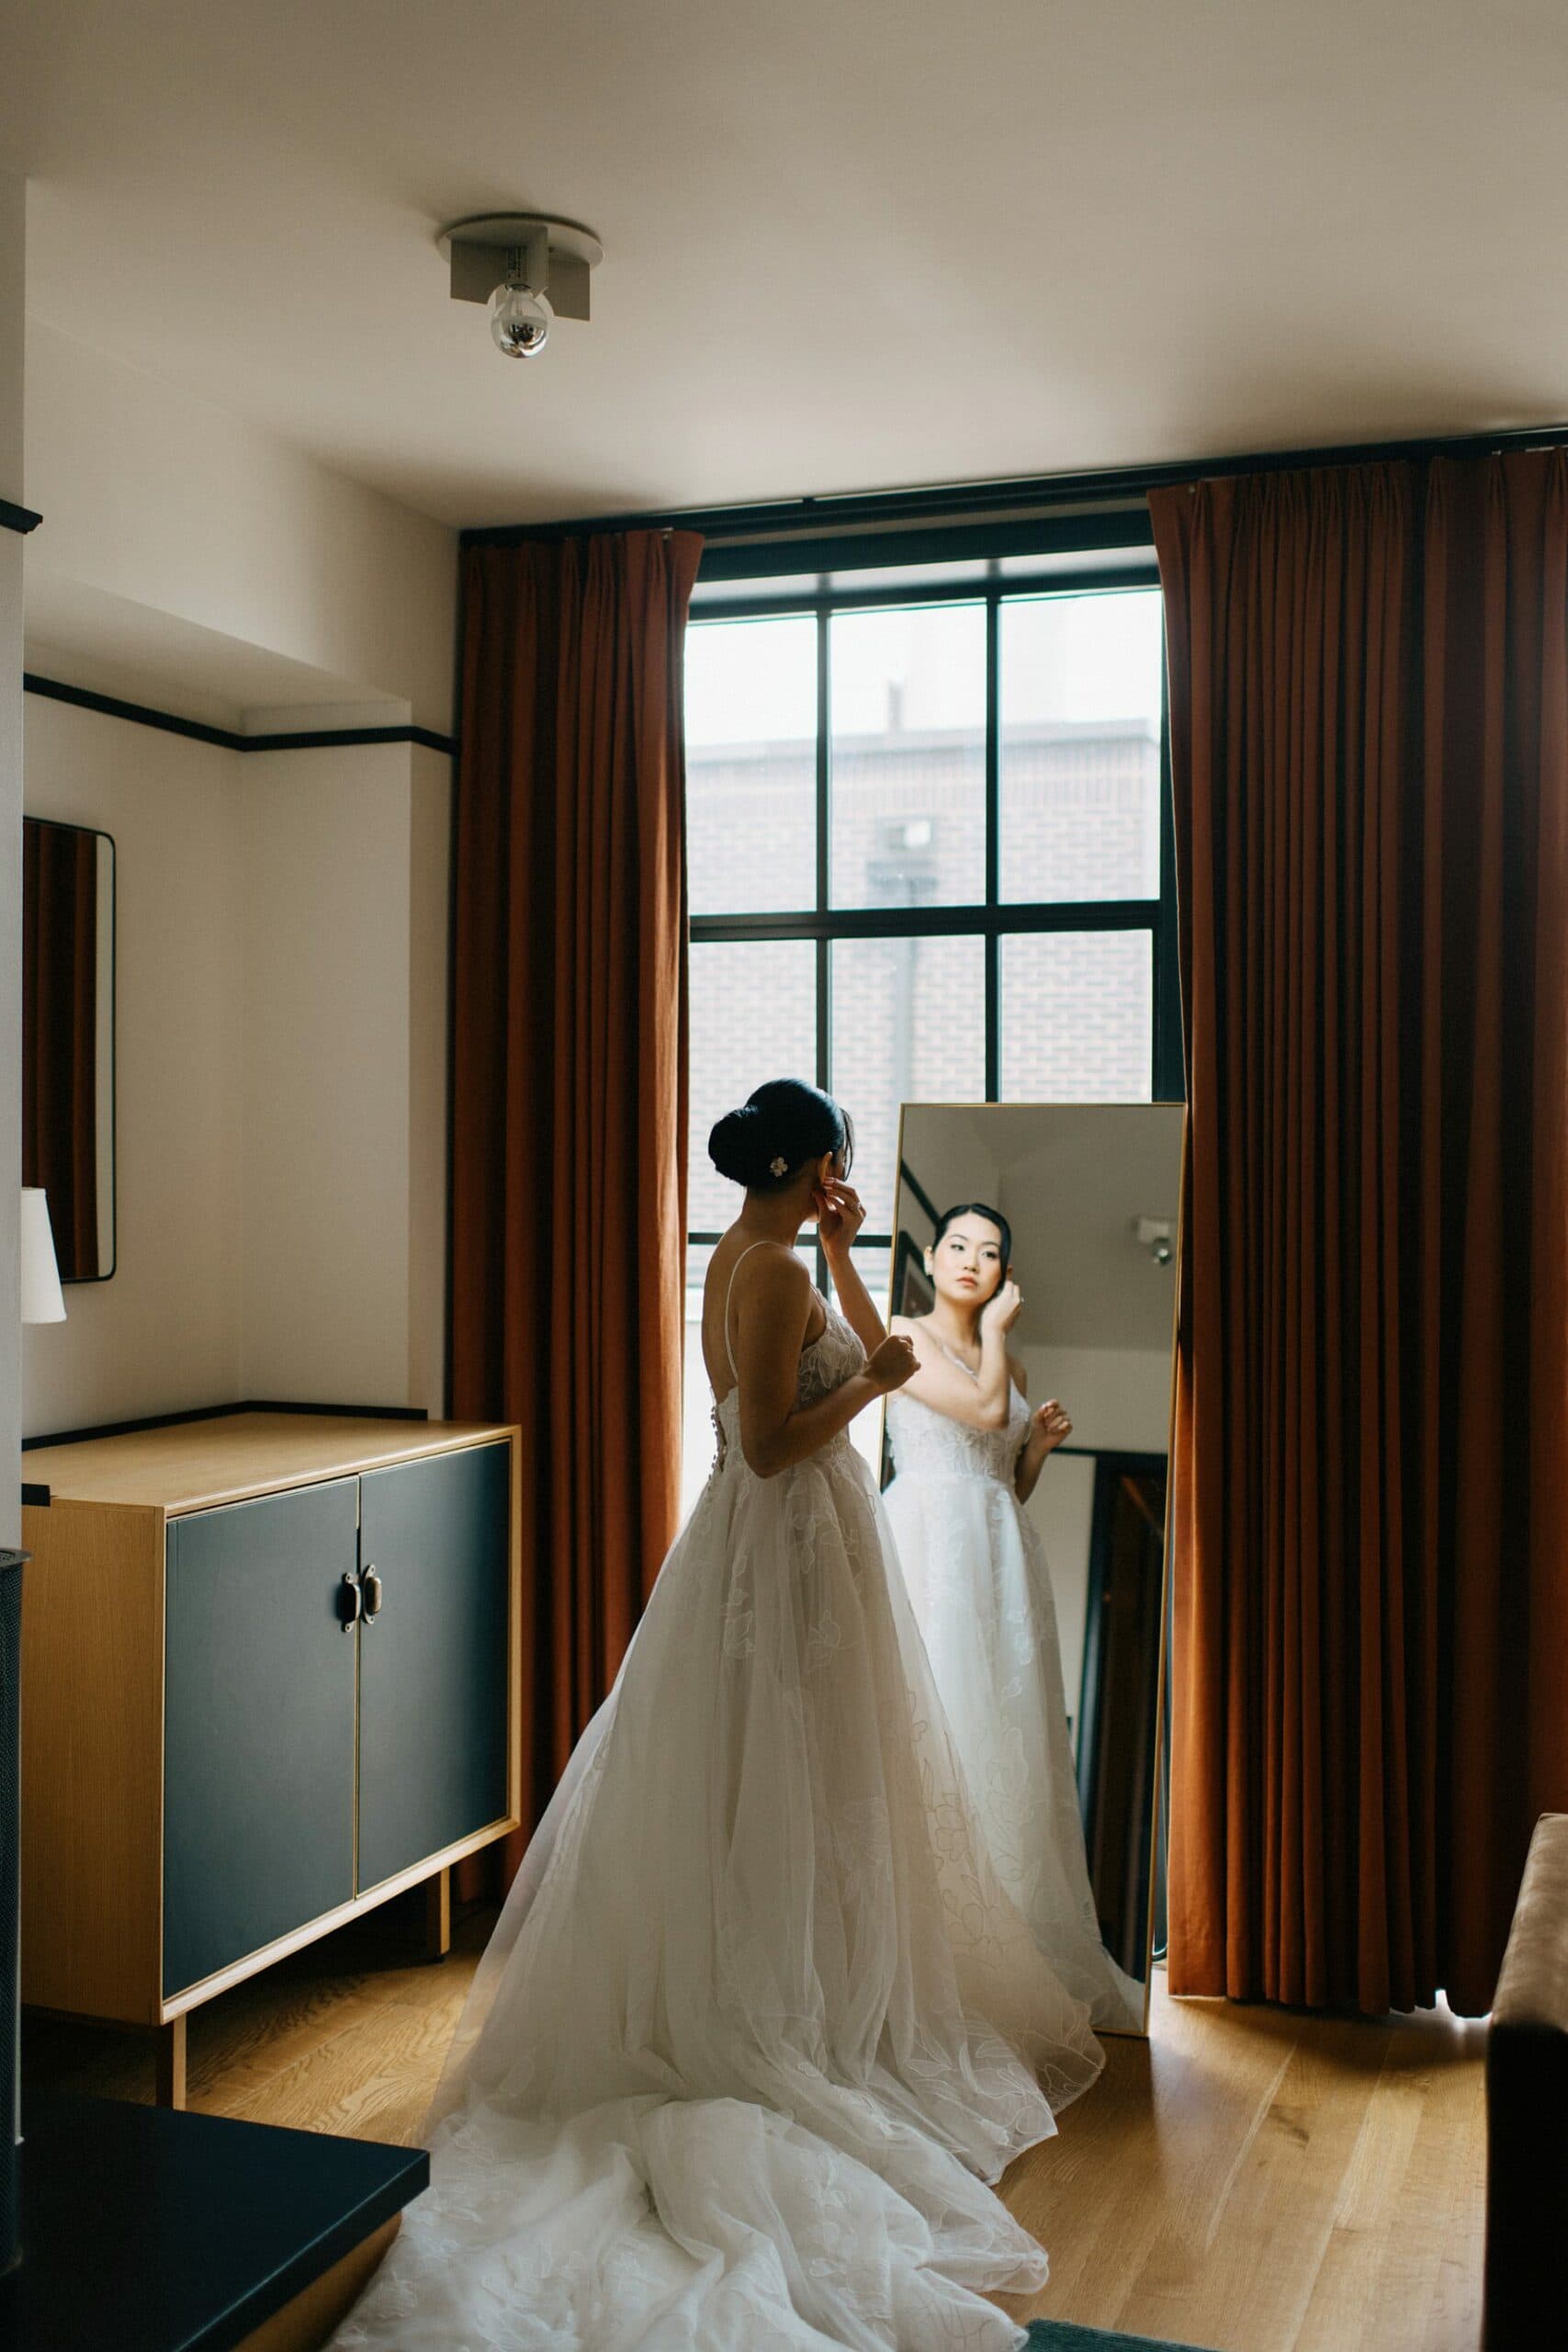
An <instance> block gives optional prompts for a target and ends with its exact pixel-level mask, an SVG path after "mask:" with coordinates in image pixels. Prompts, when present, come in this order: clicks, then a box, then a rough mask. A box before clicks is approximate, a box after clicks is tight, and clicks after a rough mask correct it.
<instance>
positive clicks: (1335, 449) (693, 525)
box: [462, 424, 1568, 576]
mask: <svg viewBox="0 0 1568 2352" xmlns="http://www.w3.org/2000/svg"><path fill="white" fill-rule="evenodd" d="M1563 443H1568V424H1540V425H1523V426H1518V427H1514V428H1509V429H1508V430H1506V431H1497V432H1493V433H1455V434H1450V435H1438V436H1435V437H1430V438H1427V439H1424V440H1411V441H1355V442H1343V443H1337V444H1336V443H1330V444H1328V445H1327V446H1326V447H1316V448H1308V449H1254V450H1245V451H1243V452H1241V453H1240V454H1238V455H1235V456H1221V457H1213V458H1204V457H1193V458H1183V459H1181V460H1180V461H1179V463H1174V464H1166V465H1144V466H1109V467H1102V468H1100V469H1098V470H1097V471H1092V472H1085V473H1060V474H1030V475H1020V476H1017V477H1015V478H1014V479H1012V480H1010V481H979V482H952V483H948V484H947V485H945V486H944V487H942V488H930V489H904V490H888V491H863V492H851V493H847V494H845V495H844V496H841V497H835V496H829V497H818V498H793V499H792V498H781V499H773V500H770V501H763V502H759V503H753V504H750V505H739V506H689V507H666V508H662V509H659V510H657V511H649V512H646V513H642V514H637V513H635V512H634V513H632V514H629V515H584V516H581V518H579V519H577V520H573V521H570V522H558V523H505V524H496V525H491V526H485V527H483V528H479V529H474V530H468V531H465V532H463V534H462V543H463V545H464V546H465V547H509V546H513V545H515V544H517V543H518V542H520V541H522V540H525V539H562V538H575V537H582V536H583V535H585V534H591V533H592V532H595V531H650V530H671V531H674V530H681V531H700V532H701V533H702V535H703V537H705V539H710V540H711V539H739V538H749V537H750V538H756V539H759V540H765V539H770V538H778V537H783V536H784V534H786V533H795V534H802V533H807V532H815V533H820V534H822V535H823V536H827V535H828V534H829V533H832V532H835V531H842V530H853V531H860V532H865V531H868V530H871V529H875V528H877V527H879V526H880V527H886V526H887V525H889V524H894V523H901V522H902V523H921V522H924V523H927V524H931V523H940V522H951V521H956V520H959V519H961V518H962V517H964V515H974V516H976V517H978V516H980V515H1009V514H1010V515H1013V516H1016V515H1018V514H1019V513H1020V510H1024V509H1028V508H1029V507H1032V506H1033V507H1038V508H1041V509H1042V510H1043V509H1047V508H1051V507H1055V508H1061V507H1064V506H1066V505H1070V504H1072V503H1075V502H1081V501H1083V500H1087V499H1118V498H1121V499H1126V500H1128V501H1132V500H1134V499H1142V498H1144V497H1145V496H1146V495H1147V493H1148V492H1149V491H1151V490H1153V489H1156V487H1159V486H1161V485H1163V484H1166V483H1169V482H1184V481H1202V480H1205V479H1207V478H1208V477H1210V476H1213V475H1215V474H1253V473H1291V472H1294V471H1296V470H1297V469H1303V468H1307V467H1314V466H1355V465H1365V464H1367V463H1369V462H1371V461H1373V460H1377V459H1384V460H1386V459H1390V458H1413V459H1419V458H1433V457H1456V458H1458V457H1483V456H1490V455H1493V454H1495V452H1497V451H1500V450H1504V449H1531V448H1547V447H1560V446H1562V444H1563ZM1089 519H1090V518H1089V517H1087V516H1086V517H1084V521H1085V522H1086V523H1087V522H1088V521H1089ZM1099 519H1100V524H1101V525H1102V526H1103V524H1104V523H1105V521H1106V519H1107V518H1106V517H1105V516H1104V515H1101V516H1100V518H1099ZM1101 543H1102V544H1104V545H1106V546H1113V545H1115V544H1116V542H1115V541H1114V540H1110V539H1108V540H1105V541H1103V542H1101ZM861 544H862V547H864V544H865V542H864V540H863V541H862V543H861ZM1079 544H1081V545H1083V546H1086V547H1087V546H1093V545H1095V544H1097V542H1096V540H1095V539H1094V538H1093V537H1086V538H1083V539H1081V540H1080V542H1079ZM856 560H857V561H859V562H863V561H864V560H865V559H864V555H863V553H862V554H860V555H859V556H858V557H857V559H856ZM889 560H898V559H896V558H892V559H889ZM761 568H762V569H766V568H767V567H765V566H764V567H761ZM800 569H801V570H802V571H810V570H811V569H813V566H812V565H811V564H810V563H809V562H808V561H803V562H802V563H801V565H800ZM710 576H716V575H710ZM742 576H744V574H742Z"/></svg>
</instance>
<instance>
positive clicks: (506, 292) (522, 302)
mask: <svg viewBox="0 0 1568 2352" xmlns="http://www.w3.org/2000/svg"><path fill="white" fill-rule="evenodd" d="M479 282H480V284H481V285H482V284H483V282H484V281H483V279H482V278H481V279H480V281H479ZM553 315H554V313H553V312H552V311H551V309H550V306H549V304H548V303H547V301H546V300H545V298H544V296H543V295H542V294H531V293H530V292H529V291H528V288H527V287H526V286H525V283H524V281H523V279H522V278H521V277H508V278H506V279H504V280H503V281H502V284H501V285H499V286H498V287H497V288H496V289H495V292H494V293H493V294H492V295H491V298H490V331H491V335H492V336H493V337H494V340H495V347H496V349H497V350H498V351H504V352H505V354H506V356H507V357H508V359H532V358H533V356H534V355H535V354H536V352H540V351H543V349H544V347H545V345H546V343H547V340H548V338H549V332H550V320H551V318H552V317H553Z"/></svg>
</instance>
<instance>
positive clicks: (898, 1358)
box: [865, 1331, 920, 1397]
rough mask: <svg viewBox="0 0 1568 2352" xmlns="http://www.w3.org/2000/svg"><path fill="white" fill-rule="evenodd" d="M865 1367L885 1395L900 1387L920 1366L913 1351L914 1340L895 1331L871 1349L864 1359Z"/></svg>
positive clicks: (910, 1378)
mask: <svg viewBox="0 0 1568 2352" xmlns="http://www.w3.org/2000/svg"><path fill="white" fill-rule="evenodd" d="M865 1368H866V1373H867V1374H868V1376H869V1377H870V1379H871V1381H872V1383H873V1385H874V1386H875V1387H877V1388H878V1389H880V1390H881V1392H882V1394H883V1395H884V1396H885V1397H886V1395H887V1394H888V1393H889V1392H890V1391H891V1390H892V1389H895V1388H902V1387H903V1385H904V1383H905V1382H906V1381H907V1380H912V1379H913V1378H914V1376H915V1374H916V1373H917V1372H919V1368H920V1360H919V1356H918V1355H917V1354H916V1353H915V1343H914V1341H913V1340H906V1339H905V1338H904V1337H903V1336H902V1334H901V1333H899V1332H897V1331H895V1332H894V1333H893V1334H892V1335H891V1337H889V1338H888V1339H886V1340H883V1342H882V1345H881V1346H880V1347H879V1348H876V1349H874V1351H873V1352H872V1353H871V1355H870V1356H869V1357H868V1358H867V1359H866V1367H865Z"/></svg>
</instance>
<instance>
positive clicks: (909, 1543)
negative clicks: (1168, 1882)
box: [884, 1468, 1144, 2032]
mask: <svg viewBox="0 0 1568 2352" xmlns="http://www.w3.org/2000/svg"><path fill="white" fill-rule="evenodd" d="M884 1501H885V1503H886V1510H887V1515H888V1519H889V1521H891V1524H892V1528H893V1532H894V1536H895V1539H896V1541H897V1550H898V1557H899V1561H900V1563H901V1565H902V1567H903V1571H904V1577H905V1582H906V1585H907V1587H908V1595H909V1599H910V1601H911V1603H912V1605H913V1608H914V1613H915V1617H916V1620H917V1622H918V1623H919V1629H920V1632H921V1634H923V1636H924V1639H925V1647H926V1655H927V1657H928V1659H929V1661H930V1666H931V1674H932V1676H933V1678H934V1679H935V1683H936V1687H937V1691H938V1693H939V1696H940V1699H941V1702H942V1708H943V1710H944V1712H945V1714H946V1717H947V1723H948V1727H949V1730H950V1731H951V1734H952V1736H953V1744H954V1746H955V1747H956V1748H957V1751H958V1756H959V1759H960V1762H961V1764H962V1767H963V1770H964V1777H965V1778H966V1780H967V1781H968V1784H969V1791H970V1795H971V1798H972V1800H973V1803H974V1805H975V1810H976V1814H977V1815H978V1818H979V1822H980V1827H981V1830H982V1833H983V1835H984V1837H985V1839H986V1843H987V1847H988V1848H989V1850H990V1854H991V1859H992V1860H993V1862H994V1863H995V1865H996V1870H997V1875H998V1878H999V1879H1000V1880H1001V1883H1002V1884H1003V1886H1004V1887H1005V1888H1006V1889H1007V1892H1008V1893H1009V1894H1010V1895H1011V1897H1012V1899H1013V1901H1014V1902H1015V1903H1016V1904H1017V1905H1018V1907H1019V1909H1020V1910H1021V1912H1022V1913H1023V1915H1024V1917H1025V1918H1026V1919H1027V1920H1028V1921H1029V1924H1030V1927H1031V1928H1032V1931H1033V1935H1034V1939H1035V1942H1036V1943H1037V1944H1038V1945H1039V1947H1040V1950H1041V1951H1043V1953H1044V1954H1045V1956H1046V1958H1047V1959H1048V1960H1049V1961H1050V1962H1051V1964H1052V1966H1053V1968H1054V1969H1055V1972H1056V1973H1057V1975H1058V1976H1059V1977H1060V1978H1061V1980H1062V1982H1063V1984H1064V1985H1066V1986H1067V1987H1068V1989H1069V1990H1070V1991H1071V1992H1072V1993H1074V1994H1075V1995H1076V1996H1077V1998H1078V1999H1079V2000H1081V2001H1085V2002H1087V2003H1088V2004H1089V2011H1090V2015H1091V2017H1092V2019H1093V2022H1094V2023H1095V2024H1096V2025H1097V2026H1104V2027H1111V2028H1118V2029H1120V2030H1122V2031H1134V2032H1141V2031H1142V2030H1143V2023H1144V1987H1143V1986H1142V1985H1140V1984H1139V1983H1138V1982H1137V1980H1136V1979H1135V1978H1134V1977H1132V1976H1129V1975H1128V1974H1127V1973H1126V1972H1125V1970H1124V1969H1122V1968H1121V1967H1120V1966H1119V1965H1118V1964H1117V1962H1115V1961H1114V1960H1112V1958H1111V1954H1110V1953H1109V1952H1108V1951H1106V1950H1105V1948H1104V1945H1103V1944H1102V1942H1101V1940H1100V1921H1099V1918H1098V1916H1097V1914H1096V1911H1095V1905H1094V1894H1093V1890H1092V1888H1091V1886H1090V1883H1089V1863H1088V1859H1087V1857H1086V1855H1085V1852H1084V1835H1083V1819H1082V1815H1081V1814H1080V1812H1079V1809H1078V1791H1077V1774H1076V1772H1075V1770H1074V1765H1073V1751H1072V1741H1071V1736H1070V1734H1069V1732H1068V1728H1067V1713H1066V1694H1065V1692H1064V1690H1063V1684H1062V1652H1061V1644H1060V1640H1059V1638H1058V1634H1057V1630H1056V1604H1055V1595H1054V1593H1053V1591H1052V1587H1051V1573H1050V1569H1049V1566H1048V1565H1047V1563H1046V1558H1045V1549H1044V1546H1043V1544H1042V1543H1041V1541H1040V1537H1039V1534H1038V1532H1036V1530H1035V1528H1034V1526H1033V1523H1032V1521H1031V1520H1030V1517H1029V1514H1028V1512H1027V1511H1026V1510H1024V1509H1023V1507H1022V1505H1021V1503H1020V1502H1019V1500H1018V1498H1017V1496H1016V1495H1015V1494H1014V1493H1013V1492H1012V1490H1011V1488H1010V1487H1007V1486H1004V1485H1003V1484H1002V1483H1001V1481H1000V1480H999V1479H995V1478H985V1477H979V1476H970V1475H961V1474H958V1473H956V1472H952V1471H946V1472H942V1473H933V1474H931V1475H926V1474H924V1473H922V1472H920V1471H918V1470H905V1469H903V1468H900V1470H899V1473H898V1476H897V1477H896V1478H895V1479H894V1481H893V1484H892V1485H891V1486H890V1487H888V1489H887V1492H886V1496H885V1498H884Z"/></svg>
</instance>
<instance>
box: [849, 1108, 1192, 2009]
mask: <svg viewBox="0 0 1568 2352" xmlns="http://www.w3.org/2000/svg"><path fill="white" fill-rule="evenodd" d="M1162 1109H1163V1110H1179V1111H1180V1113H1181V1126H1180V1133H1179V1162H1178V1171H1177V1201H1176V1232H1175V1237H1174V1246H1173V1249H1172V1252H1171V1274H1172V1283H1171V1317H1170V1379H1169V1398H1168V1406H1167V1411H1166V1441H1165V1458H1166V1481H1165V1524H1164V1527H1163V1529H1162V1531H1161V1538H1160V1591H1159V1642H1158V1645H1157V1657H1156V1668H1155V1722H1154V1740H1153V1755H1154V1786H1153V1789H1152V1791H1151V1792H1150V1822H1149V1876H1148V1887H1147V1891H1146V1895H1145V1920H1144V1950H1145V1968H1144V2022H1143V2030H1142V2031H1141V2032H1134V2030H1132V2029H1131V2028H1130V2027H1125V2026H1096V2028H1095V2032H1096V2033H1097V2034H1098V2035H1100V2036H1101V2037H1102V2038H1103V2037H1105V2036H1106V2035H1114V2036H1116V2037H1117V2038H1119V2039H1122V2040H1125V2041H1147V2040H1148V2038H1149V2002H1150V1996H1151V1994H1152V1992H1153V1988H1154V1973H1155V1921H1156V1917H1157V1916H1158V1908H1157V1899H1158V1894H1159V1866H1160V1854H1161V1850H1162V1847H1163V1845H1164V1835H1163V1830H1162V1825H1163V1824H1164V1820H1165V1812H1166V1804H1165V1770H1164V1763H1165V1736H1166V1683H1167V1679H1168V1674H1169V1670H1170V1657H1169V1650H1170V1597H1171V1575H1170V1567H1171V1531H1172V1526H1173V1519H1172V1512H1171V1482H1172V1465H1173V1464H1174V1463H1175V1459H1176V1377H1177V1360H1178V1350H1179V1345H1180V1340H1181V1283H1182V1254H1181V1245H1182V1235H1183V1232H1184V1229H1185V1227H1186V1219H1187V1146H1188V1132H1189V1125H1190V1110H1189V1107H1188V1104H1187V1103H1186V1102H1185V1100H1172V1099H1171V1098H1169V1097H1167V1096H1153V1097H1151V1098H1149V1099H1148V1100H1147V1101H1145V1102H1137V1103H1098V1102H1072V1103H916V1102H909V1103H900V1104H899V1105H898V1148H897V1159H896V1161H895V1165H894V1175H893V1210H892V1217H891V1241H890V1245H889V1248H888V1253H887V1259H888V1264H887V1313H888V1316H889V1317H892V1316H893V1315H894V1314H895V1313H896V1312H897V1295H898V1255H899V1252H898V1243H899V1237H900V1234H901V1233H902V1230H903V1228H902V1227H901V1225H900V1223H899V1217H898V1211H899V1204H900V1202H901V1200H902V1197H903V1189H904V1169H905V1165H906V1160H905V1150H904V1144H905V1135H906V1130H907V1128H908V1118H909V1114H910V1112H911V1111H961V1112H963V1113H964V1114H965V1115H966V1116H970V1117H972V1116H973V1115H974V1114H975V1113H976V1112H977V1111H1154V1110H1162ZM889 1329H891V1323H889ZM887 1459H888V1451H887V1403H886V1398H884V1399H883V1406H882V1428H881V1442H880V1445H879V1447H878V1460H879V1461H880V1462H882V1463H883V1464H885V1465H886V1462H887Z"/></svg>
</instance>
